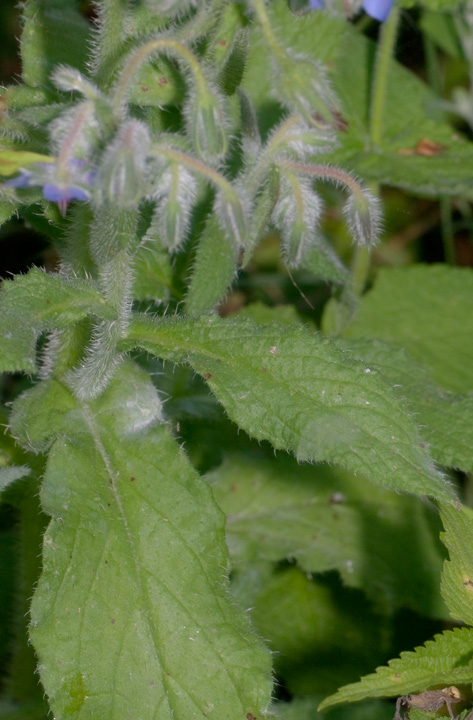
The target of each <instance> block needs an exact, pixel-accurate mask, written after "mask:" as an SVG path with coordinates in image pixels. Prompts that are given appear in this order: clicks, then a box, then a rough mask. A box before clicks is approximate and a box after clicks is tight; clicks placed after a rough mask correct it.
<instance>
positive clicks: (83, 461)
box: [31, 364, 271, 720]
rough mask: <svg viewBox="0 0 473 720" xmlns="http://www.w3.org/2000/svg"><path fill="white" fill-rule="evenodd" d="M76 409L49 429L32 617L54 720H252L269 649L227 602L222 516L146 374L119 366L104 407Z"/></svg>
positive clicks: (266, 682) (266, 684) (262, 697)
mask: <svg viewBox="0 0 473 720" xmlns="http://www.w3.org/2000/svg"><path fill="white" fill-rule="evenodd" d="M122 371H123V372H124V374H123V372H122ZM144 397H146V400H143V398H144ZM48 402H50V400H49V399H48V397H47V395H46V396H45V397H43V405H46V407H47V405H48ZM53 402H54V401H53ZM70 402H71V403H73V404H74V407H73V408H72V410H71V416H73V417H74V418H75V420H74V423H75V431H74V430H73V431H72V432H71V431H69V433H68V437H67V438H66V437H65V436H64V435H63V432H62V430H61V426H62V424H63V423H62V422H60V423H59V425H58V426H57V429H56V428H55V427H54V426H50V433H52V434H57V433H59V434H60V437H58V438H57V439H56V441H55V443H54V445H53V447H52V450H51V452H50V455H49V460H48V464H47V469H46V474H45V478H44V484H43V488H42V492H41V500H42V504H43V507H44V509H45V511H46V512H47V513H48V514H50V515H51V516H52V520H51V523H50V525H49V527H48V529H47V531H46V534H45V539H44V549H43V574H42V576H41V579H40V581H39V583H38V586H37V589H36V592H35V596H34V599H33V604H32V609H31V638H32V641H33V644H34V646H35V649H36V651H37V654H38V658H39V670H40V675H41V679H42V682H43V685H44V688H45V691H46V693H47V695H48V696H49V699H50V703H51V707H52V710H53V712H54V713H55V715H56V717H61V718H64V717H69V716H71V715H74V717H75V718H76V720H81V719H84V720H85V719H86V718H91V717H100V718H103V720H107V719H109V720H117V718H118V717H120V718H128V717H139V718H140V719H141V720H148V719H149V720H151V719H152V718H156V717H158V716H159V718H160V720H167V719H169V720H171V718H172V719H173V720H189V719H190V718H194V719H195V720H199V719H201V720H204V718H208V717H212V716H215V718H228V719H229V720H244V718H245V716H246V717H248V714H250V715H254V716H255V717H260V716H261V713H263V712H264V710H265V708H266V705H267V704H268V701H269V695H270V690H271V682H270V671H269V654H268V653H267V651H265V650H264V649H263V646H262V645H261V643H260V641H259V640H257V639H256V637H255V636H254V635H252V633H251V632H250V629H249V627H248V622H247V619H246V617H245V616H244V614H243V613H242V612H240V611H239V610H237V608H236V607H235V606H234V605H233V604H232V602H231V601H230V600H229V598H228V596H227V580H226V578H225V572H226V568H227V566H228V556H227V551H226V547H225V542H224V516H223V514H222V513H221V511H220V510H219V509H218V507H217V505H216V504H215V501H214V499H213V496H212V493H211V490H210V488H209V487H208V486H207V484H206V483H205V482H203V481H202V480H201V479H200V478H199V476H198V475H197V474H196V472H195V471H194V470H193V468H192V467H191V465H190V464H189V462H188V461H187V459H186V457H185V455H184V454H183V452H182V451H181V450H180V448H179V446H178V445H177V443H176V442H175V440H174V439H173V438H172V436H171V434H170V432H169V430H168V428H167V427H166V426H165V425H163V424H160V425H156V421H158V422H159V417H160V403H159V401H158V399H157V397H156V391H155V390H154V389H153V386H152V385H151V383H150V381H149V379H148V378H147V376H146V375H145V374H144V373H143V372H142V371H141V370H138V369H137V368H135V367H134V366H132V365H131V364H129V365H124V366H123V368H122V369H121V371H120V372H119V374H118V375H117V377H116V378H115V379H114V380H113V381H112V383H111V384H110V386H109V388H108V389H107V391H106V392H105V393H104V394H103V395H102V396H101V398H100V399H98V400H96V401H94V402H92V403H90V404H80V403H79V404H76V403H75V401H74V400H73V398H72V397H71V399H70ZM43 409H44V408H43ZM37 411H38V412H39V411H40V408H39V407H37ZM130 413H131V414H130ZM140 414H141V416H140ZM64 422H65V423H66V427H67V425H68V418H67V417H65V418H64Z"/></svg>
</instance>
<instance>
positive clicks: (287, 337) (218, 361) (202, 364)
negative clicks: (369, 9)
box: [123, 317, 452, 499]
mask: <svg viewBox="0 0 473 720" xmlns="http://www.w3.org/2000/svg"><path fill="white" fill-rule="evenodd" d="M123 346H124V347H125V348H127V347H128V348H132V347H134V346H139V347H142V348H143V349H145V350H147V351H148V352H150V353H152V354H155V355H158V356H159V357H163V358H168V359H171V360H173V361H175V362H182V361H183V360H185V361H187V362H188V363H189V364H190V365H191V366H192V367H193V368H194V369H195V370H196V371H197V372H198V373H199V374H200V375H202V377H203V378H204V379H205V380H206V381H207V382H208V384H209V386H210V388H211V390H212V391H213V392H214V394H215V395H216V397H217V399H218V400H220V402H221V403H222V405H223V406H224V408H225V410H226V411H227V413H228V415H229V417H230V418H231V419H232V420H234V422H236V423H237V424H238V425H239V426H240V427H241V428H243V429H244V430H246V432H247V433H248V434H249V435H250V436H251V437H254V438H256V439H258V440H269V441H270V442H271V443H272V444H273V446H274V447H275V448H283V449H286V450H290V451H292V452H293V453H294V454H295V455H296V456H297V458H298V459H299V460H312V461H313V460H328V461H331V462H336V463H338V464H340V465H342V466H343V467H346V468H349V469H351V470H354V471H355V472H360V473H362V474H363V475H364V476H365V477H366V478H368V479H369V480H371V481H372V482H375V483H378V484H381V485H384V487H387V488H397V489H399V490H404V491H407V492H412V493H417V494H427V495H428V494H432V495H434V496H437V497H440V498H444V499H448V498H451V497H452V489H451V488H450V487H449V485H448V484H447V483H446V482H445V480H444V478H443V477H442V475H441V474H440V473H439V472H438V471H437V470H435V469H434V467H433V464H432V461H431V459H430V457H429V455H428V453H427V452H426V451H425V449H423V448H421V447H420V446H419V437H418V434H417V428H416V426H415V424H414V422H413V420H412V419H411V417H410V416H409V415H408V413H407V412H406V410H405V408H404V407H403V406H402V405H401V404H400V403H399V401H398V400H397V399H396V398H395V396H394V393H393V391H392V389H391V388H390V387H389V386H388V385H385V384H384V383H383V382H382V381H381V380H380V379H379V378H377V377H375V375H374V374H371V372H370V368H366V366H365V365H363V364H360V363H354V362H351V361H350V360H347V359H346V358H345V357H344V356H343V354H342V353H340V351H338V350H337V348H336V347H335V346H334V345H333V343H332V342H331V341H330V340H328V339H327V338H324V337H322V336H317V335H311V334H310V333H308V332H307V331H306V330H304V329H303V328H300V327H294V328H288V329H285V330H284V331H283V332H282V333H281V329H280V328H279V327H278V328H277V329H275V328H274V327H271V326H267V327H263V328H260V327H257V326H255V325H254V324H253V323H251V322H250V321H248V320H247V321H244V320H236V319H235V320H222V319H221V318H217V317H210V318H208V319H207V318H202V319H200V320H195V321H189V320H180V319H179V320H177V321H176V320H170V321H168V320H163V321H160V322H155V321H152V320H151V319H148V318H144V319H143V320H136V321H135V322H133V323H130V326H129V330H128V340H125V341H124V343H123Z"/></svg>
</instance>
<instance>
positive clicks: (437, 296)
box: [349, 265, 473, 393]
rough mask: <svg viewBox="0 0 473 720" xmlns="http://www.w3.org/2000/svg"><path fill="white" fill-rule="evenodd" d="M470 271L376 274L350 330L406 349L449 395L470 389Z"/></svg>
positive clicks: (433, 268) (432, 268)
mask: <svg viewBox="0 0 473 720" xmlns="http://www.w3.org/2000/svg"><path fill="white" fill-rule="evenodd" d="M472 305H473V271H472V270H471V269H470V268H452V267H448V266H446V265H414V266H412V267H406V268H392V269H389V270H388V269H384V270H380V272H379V275H378V278H377V281H376V284H375V286H374V288H373V290H371V291H370V292H369V293H367V295H366V296H365V297H364V298H363V299H362V301H361V305H360V311H359V314H358V316H357V318H356V320H355V322H354V324H353V325H352V326H351V327H350V329H349V335H350V336H351V337H362V336H364V337H376V338H380V339H381V340H390V341H391V342H392V343H393V344H395V345H397V346H401V347H404V348H405V349H406V350H408V352H409V353H410V354H411V355H412V357H413V358H414V359H416V360H418V361H419V362H420V363H422V364H424V365H425V366H426V367H428V368H429V369H430V370H431V372H432V377H433V378H434V379H435V380H436V381H437V382H438V383H439V384H440V385H441V386H442V387H443V388H446V389H447V390H452V391H453V392H457V393H464V392H467V391H468V390H472V389H473V376H472V373H471V366H472V363H473V334H472V333H471V331H470V324H471V307H472Z"/></svg>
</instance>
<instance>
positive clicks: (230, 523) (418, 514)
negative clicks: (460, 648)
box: [206, 455, 448, 637]
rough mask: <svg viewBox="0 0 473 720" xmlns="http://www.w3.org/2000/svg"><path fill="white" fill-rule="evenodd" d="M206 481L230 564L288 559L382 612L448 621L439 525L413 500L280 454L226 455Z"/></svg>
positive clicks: (437, 520) (430, 510)
mask: <svg viewBox="0 0 473 720" xmlns="http://www.w3.org/2000/svg"><path fill="white" fill-rule="evenodd" d="M206 478H207V480H208V481H209V482H210V483H211V485H212V487H213V489H214V494H215V498H216V500H217V502H218V503H219V505H220V507H221V508H222V509H223V510H224V512H225V513H226V515H227V542H228V545H229V548H230V553H231V556H232V558H233V559H234V560H235V561H236V562H238V563H242V562H254V561H255V560H258V561H260V560H266V561H269V562H280V561H281V560H286V559H287V558H293V559H294V560H295V561H297V564H298V566H299V567H300V568H302V569H303V570H304V571H305V572H308V573H324V572H327V571H328V570H337V571H338V572H339V573H340V576H341V578H342V580H343V583H344V585H346V586H349V587H353V588H360V589H362V590H364V591H365V592H366V593H367V595H368V596H369V597H370V599H371V601H372V602H373V603H375V604H376V607H377V608H379V610H380V611H382V612H386V609H388V611H389V612H392V611H393V609H394V608H396V607H399V606H404V607H409V608H411V609H412V610H416V611H417V612H419V613H423V614H426V615H429V616H431V617H443V618H445V619H448V612H447V609H446V607H445V605H444V604H443V602H442V600H441V597H440V594H439V593H438V591H437V590H436V588H438V586H439V580H440V574H441V570H442V563H443V560H444V553H443V552H442V546H441V544H440V542H439V540H438V534H439V530H440V522H439V519H438V515H437V513H436V512H435V511H434V510H433V509H432V508H430V507H428V506H427V505H426V504H425V503H423V502H422V501H421V500H420V499H417V498H412V497H408V496H406V495H399V494H397V493H393V492H390V491H387V490H384V489H383V488H374V487H372V486H371V485H369V484H368V483H363V482H360V480H359V479H358V478H355V477H354V476H353V475H351V474H349V473H347V472H344V471H341V470H339V469H335V468H329V467H327V466H324V465H318V466H316V467H313V466H308V465H299V464H298V463H297V462H296V460H294V459H293V458H290V457H288V456H279V457H278V458H277V459H275V458H270V457H265V456H263V455H261V456H255V455H252V456H250V457H245V456H243V455H241V456H240V455H236V456H234V455H230V456H229V455H227V457H226V458H225V460H224V462H223V463H222V464H221V465H220V466H219V467H218V468H217V469H215V470H213V471H212V472H210V473H208V474H207V476H206ZM341 527H343V533H341V532H340V528H341ZM366 568H370V572H369V573H367V572H366ZM434 589H435V590H434ZM251 604H253V603H251ZM263 636H264V637H266V635H265V634H264V633H263Z"/></svg>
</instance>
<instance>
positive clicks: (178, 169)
mask: <svg viewBox="0 0 473 720" xmlns="http://www.w3.org/2000/svg"><path fill="white" fill-rule="evenodd" d="M196 196H197V181H196V179H195V177H194V175H193V174H192V173H191V172H190V171H189V170H188V168H187V167H185V165H181V164H179V163H177V162H173V161H171V162H169V163H167V164H166V166H165V167H164V168H163V169H162V170H161V171H160V172H159V178H158V181H157V183H156V184H155V185H154V186H153V188H152V191H151V193H150V195H149V197H150V199H153V200H156V201H157V202H156V208H155V211H154V215H153V221H152V232H151V233H150V235H151V236H156V235H158V236H159V238H160V240H161V241H162V242H163V243H164V244H165V245H166V247H168V248H169V249H170V250H171V251H176V250H178V249H179V248H180V247H181V246H182V244H183V243H184V241H185V239H186V236H187V232H188V229H189V223H190V219H191V215H192V210H193V208H194V204H195V200H196ZM154 230H155V231H156V232H154Z"/></svg>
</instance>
